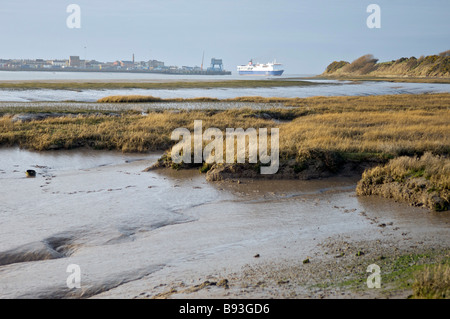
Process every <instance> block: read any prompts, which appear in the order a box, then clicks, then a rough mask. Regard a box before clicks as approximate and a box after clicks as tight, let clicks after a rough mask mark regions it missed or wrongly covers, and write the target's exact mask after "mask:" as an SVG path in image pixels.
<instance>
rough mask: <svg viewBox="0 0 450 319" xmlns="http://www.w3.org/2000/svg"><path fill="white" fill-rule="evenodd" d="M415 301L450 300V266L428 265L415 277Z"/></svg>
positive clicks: (413, 296)
mask: <svg viewBox="0 0 450 319" xmlns="http://www.w3.org/2000/svg"><path fill="white" fill-rule="evenodd" d="M412 298H414V299H450V265H449V264H439V265H428V266H426V267H425V268H424V269H423V270H422V271H420V272H418V273H417V274H416V275H415V281H414V284H413V295H412Z"/></svg>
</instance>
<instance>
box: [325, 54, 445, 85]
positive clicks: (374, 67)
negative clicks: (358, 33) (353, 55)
mask: <svg viewBox="0 0 450 319" xmlns="http://www.w3.org/2000/svg"><path fill="white" fill-rule="evenodd" d="M322 75H323V76H338V77H339V76H342V77H352V76H356V77H387V78H389V77H399V78H400V77H413V78H435V79H439V78H441V79H446V80H449V79H450V50H449V51H445V52H441V53H440V54H439V55H429V56H421V57H420V58H418V59H417V58H416V57H410V58H405V57H403V58H400V59H397V60H392V61H385V62H378V59H375V58H374V56H373V55H371V54H367V55H364V56H361V57H360V58H358V59H356V60H354V61H353V62H351V63H349V62H347V61H334V62H332V63H331V64H329V65H328V66H327V68H326V70H325V72H324V73H323V74H322Z"/></svg>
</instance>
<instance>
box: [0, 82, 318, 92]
mask: <svg viewBox="0 0 450 319" xmlns="http://www.w3.org/2000/svg"><path fill="white" fill-rule="evenodd" d="M312 85H320V83H315V82H310V81H300V80H294V81H291V80H289V81H285V80H282V79H278V80H221V81H170V82H111V81H109V82H102V81H79V82H69V81H48V82H45V81H21V82H0V89H8V90H31V89H52V90H101V89H155V90H156V89H198V88H201V89H212V88H261V87H290V86H312Z"/></svg>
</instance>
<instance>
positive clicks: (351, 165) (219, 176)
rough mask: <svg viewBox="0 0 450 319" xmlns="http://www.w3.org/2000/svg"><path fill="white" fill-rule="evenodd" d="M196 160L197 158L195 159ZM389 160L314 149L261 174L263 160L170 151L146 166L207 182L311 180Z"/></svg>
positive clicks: (348, 174) (351, 173)
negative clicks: (176, 158) (209, 158)
mask: <svg viewBox="0 0 450 319" xmlns="http://www.w3.org/2000/svg"><path fill="white" fill-rule="evenodd" d="M192 162H193V161H192ZM384 162H385V161H384V160H383V159H381V158H372V159H366V160H364V161H361V160H351V159H346V158H344V157H342V156H341V155H340V154H339V153H337V152H328V151H311V152H309V155H308V157H307V158H304V159H302V160H296V159H289V160H280V164H279V168H278V171H277V172H276V173H275V174H266V175H263V174H261V167H262V166H263V165H262V164H261V163H259V162H258V163H255V164H253V163H213V164H207V163H204V162H203V163H184V162H182V163H180V164H177V163H174V162H173V161H172V158H171V155H170V152H166V153H165V154H164V155H163V156H161V158H159V159H158V161H157V162H156V163H154V164H153V165H152V166H150V167H148V168H147V169H145V171H147V172H148V171H152V170H156V169H160V168H172V169H176V170H180V169H198V170H199V171H200V172H202V173H206V180H207V181H211V182H213V181H224V180H236V179H258V180H259V179H274V180H285V179H299V180H310V179H320V178H328V177H338V176H342V177H351V176H361V174H362V173H363V172H364V171H365V170H366V169H368V168H371V167H374V166H376V165H379V164H381V163H384Z"/></svg>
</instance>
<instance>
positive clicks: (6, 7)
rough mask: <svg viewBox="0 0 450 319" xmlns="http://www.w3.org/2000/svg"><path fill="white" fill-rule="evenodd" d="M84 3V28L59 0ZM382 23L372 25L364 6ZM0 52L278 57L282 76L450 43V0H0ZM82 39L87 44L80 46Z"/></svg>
mask: <svg viewBox="0 0 450 319" xmlns="http://www.w3.org/2000/svg"><path fill="white" fill-rule="evenodd" d="M71 3H74V4H78V5H80V7H81V28H80V29H69V28H67V26H66V19H67V17H68V15H69V14H68V13H66V7H67V6H68V5H69V4H71ZM372 3H375V4H378V5H379V6H380V7H381V29H369V28H368V27H367V25H366V19H367V17H368V16H369V13H367V12H366V8H367V6H368V5H369V4H372ZM0 30H2V31H1V40H0V58H45V59H47V58H48V59H51V58H68V56H69V55H80V56H81V58H84V57H85V54H86V56H87V58H88V59H97V60H100V61H115V60H119V59H121V60H131V56H132V54H133V53H134V54H135V56H136V60H149V59H158V60H162V61H164V62H165V63H166V64H167V65H178V66H182V65H190V66H194V65H200V64H201V59H202V53H203V51H205V64H206V65H207V64H209V60H210V58H211V57H216V58H222V59H223V61H224V64H225V68H226V69H228V70H231V71H235V70H236V65H238V64H246V63H247V61H248V60H249V59H250V58H253V59H254V60H255V61H260V62H267V61H269V60H272V59H277V60H278V61H279V62H282V63H283V64H284V65H285V69H286V73H288V74H294V73H296V74H317V73H321V72H322V71H323V70H324V69H325V67H326V66H327V65H328V64H329V63H330V62H332V61H333V60H347V61H352V60H354V59H356V58H358V57H359V56H361V55H363V54H367V53H371V54H373V55H374V56H375V57H376V58H378V59H380V60H382V61H387V60H392V59H397V58H400V57H403V56H406V57H410V56H416V57H419V56H420V55H428V54H437V53H439V52H442V51H445V50H449V49H450V1H449V0H426V1H425V0H423V1H416V0H383V1H381V0H380V1H378V0H369V1H365V0H316V1H311V0H295V1H294V0H276V1H275V0H239V1H238V0H189V1H188V0H184V1H182V0H145V1H144V0H132V1H117V0H95V1H93V0H89V1H87V0H69V1H65V0H42V1H36V0H1V5H0ZM85 46H87V50H85V49H84V47H85Z"/></svg>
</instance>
